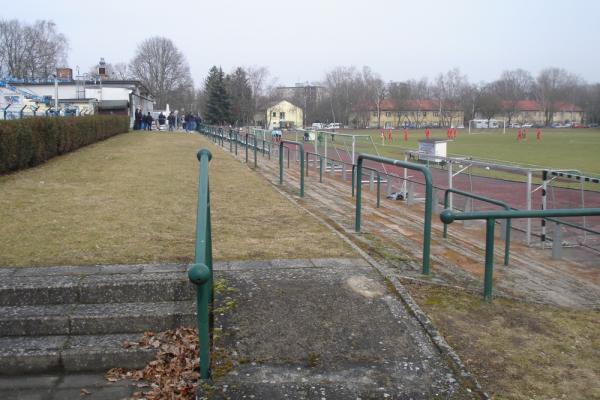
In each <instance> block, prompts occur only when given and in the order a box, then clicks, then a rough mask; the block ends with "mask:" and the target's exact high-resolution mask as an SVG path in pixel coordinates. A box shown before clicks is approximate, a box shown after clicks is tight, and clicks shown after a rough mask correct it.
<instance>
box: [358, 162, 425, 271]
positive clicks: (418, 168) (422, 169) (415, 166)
mask: <svg viewBox="0 0 600 400" xmlns="http://www.w3.org/2000/svg"><path fill="white" fill-rule="evenodd" d="M363 160H371V161H375V162H379V163H383V164H390V165H396V166H400V167H404V168H406V169H412V170H415V171H420V172H421V173H422V174H423V176H424V178H425V217H424V223H423V225H424V227H423V270H422V272H423V274H425V275H428V274H429V269H430V268H429V266H430V255H431V215H432V210H433V200H432V195H433V178H432V176H431V171H429V168H427V167H425V166H423V165H420V164H413V163H409V162H406V161H400V160H394V159H391V158H386V157H379V156H374V155H371V154H359V155H358V157H357V163H356V215H355V224H354V229H355V231H356V232H357V233H358V232H360V211H361V194H362V193H361V187H362V165H363Z"/></svg>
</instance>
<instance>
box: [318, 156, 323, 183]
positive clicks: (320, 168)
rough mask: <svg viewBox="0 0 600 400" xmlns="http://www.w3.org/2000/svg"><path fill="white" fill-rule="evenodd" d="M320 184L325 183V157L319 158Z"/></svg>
mask: <svg viewBox="0 0 600 400" xmlns="http://www.w3.org/2000/svg"><path fill="white" fill-rule="evenodd" d="M319 182H320V183H323V156H319Z"/></svg>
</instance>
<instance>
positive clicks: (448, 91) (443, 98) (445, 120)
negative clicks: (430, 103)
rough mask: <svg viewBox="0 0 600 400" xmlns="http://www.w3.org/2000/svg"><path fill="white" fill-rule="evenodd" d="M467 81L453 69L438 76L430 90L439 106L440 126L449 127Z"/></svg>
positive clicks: (457, 70) (458, 71) (456, 69)
mask: <svg viewBox="0 0 600 400" xmlns="http://www.w3.org/2000/svg"><path fill="white" fill-rule="evenodd" d="M465 85H468V80H467V77H466V76H465V75H462V74H461V73H460V70H459V69H458V68H454V69H452V70H450V71H448V72H447V73H445V74H440V75H439V76H438V77H437V79H436V83H435V84H434V86H433V88H432V92H433V95H434V97H435V98H436V100H437V101H438V104H439V118H440V125H441V126H451V125H452V124H453V121H452V110H456V109H457V108H458V104H459V101H460V97H461V92H462V91H463V90H464V87H465Z"/></svg>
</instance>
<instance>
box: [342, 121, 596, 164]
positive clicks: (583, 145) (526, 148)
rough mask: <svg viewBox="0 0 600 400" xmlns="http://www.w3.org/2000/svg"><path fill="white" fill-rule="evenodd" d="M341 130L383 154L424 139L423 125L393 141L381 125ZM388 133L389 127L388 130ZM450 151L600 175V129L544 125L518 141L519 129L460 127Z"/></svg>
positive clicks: (399, 154) (435, 132)
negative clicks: (538, 134) (364, 138)
mask: <svg viewBox="0 0 600 400" xmlns="http://www.w3.org/2000/svg"><path fill="white" fill-rule="evenodd" d="M340 133H348V134H356V135H370V136H371V138H372V139H373V142H374V143H375V144H376V147H377V151H378V152H379V154H380V155H382V156H385V157H390V158H397V159H403V158H404V150H407V149H409V150H417V149H418V147H419V144H418V140H419V139H425V130H424V129H409V130H408V140H407V141H404V137H403V133H402V129H394V130H392V138H393V140H392V143H389V142H388V141H387V140H386V142H385V144H382V139H381V131H380V130H379V129H357V130H349V129H344V130H342V131H340ZM386 137H387V130H386ZM430 138H439V139H446V138H447V134H446V130H445V129H431V137H430ZM356 151H357V152H365V153H373V152H374V151H373V146H372V145H369V146H364V145H361V144H359V143H357V147H356ZM448 155H449V156H451V155H452V156H454V155H463V156H471V157H474V158H478V159H485V160H494V161H497V162H508V163H511V164H519V165H521V166H524V167H533V166H540V167H549V168H553V169H576V170H579V171H582V172H583V173H585V174H591V175H595V176H598V175H600V129H551V128H546V129H542V137H541V140H537V139H536V129H534V128H529V130H528V134H527V138H526V139H524V140H522V141H521V142H518V140H517V129H507V130H506V133H502V130H501V129H485V130H484V129H481V130H477V131H472V133H471V134H469V133H468V131H467V130H466V129H459V130H458V134H457V138H456V140H452V141H450V142H449V143H448Z"/></svg>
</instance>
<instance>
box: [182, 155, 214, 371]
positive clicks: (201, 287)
mask: <svg viewBox="0 0 600 400" xmlns="http://www.w3.org/2000/svg"><path fill="white" fill-rule="evenodd" d="M197 156H198V160H199V161H200V176H199V184H198V209H197V215H196V246H195V258H194V264H192V265H191V266H190V268H189V269H188V278H189V279H190V281H191V282H192V283H194V284H195V285H196V298H197V301H196V306H197V322H198V336H199V345H200V349H199V350H200V351H199V352H200V360H199V363H200V377H201V379H204V380H206V379H210V377H211V373H210V353H211V345H212V342H213V341H212V326H213V313H212V310H213V304H212V303H213V293H212V291H213V278H212V273H213V271H212V267H213V266H212V239H211V222H210V189H209V188H210V186H209V182H208V181H209V175H208V163H209V162H210V160H211V158H212V155H211V153H210V151H208V150H207V149H202V150H200V151H199V152H198V155H197Z"/></svg>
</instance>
